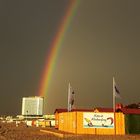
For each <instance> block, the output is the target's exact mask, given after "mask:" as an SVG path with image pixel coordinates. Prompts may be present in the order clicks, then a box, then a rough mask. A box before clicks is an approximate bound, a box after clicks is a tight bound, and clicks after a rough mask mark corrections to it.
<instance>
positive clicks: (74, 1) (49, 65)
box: [38, 0, 80, 97]
mask: <svg viewBox="0 0 140 140" xmlns="http://www.w3.org/2000/svg"><path fill="white" fill-rule="evenodd" d="M79 3H80V0H70V4H69V6H68V8H67V11H66V13H65V15H64V17H63V19H62V20H61V22H60V25H59V28H58V31H57V33H56V35H55V37H54V39H53V40H52V42H51V45H50V52H49V54H48V55H47V57H46V61H45V67H44V70H43V74H42V77H41V82H40V86H39V92H38V95H39V96H43V97H44V96H46V95H47V94H48V90H49V85H50V82H51V77H52V74H53V70H54V68H55V65H56V59H57V57H58V52H59V50H60V48H61V46H62V43H63V40H64V37H65V35H66V32H67V30H68V27H69V26H70V24H71V22H72V20H73V18H74V16H75V13H76V11H77V7H78V5H79Z"/></svg>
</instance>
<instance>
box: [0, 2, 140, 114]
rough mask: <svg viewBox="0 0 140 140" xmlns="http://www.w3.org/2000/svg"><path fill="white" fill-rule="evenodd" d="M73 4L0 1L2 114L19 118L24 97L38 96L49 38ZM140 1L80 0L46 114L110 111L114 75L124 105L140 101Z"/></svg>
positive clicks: (52, 84) (58, 60) (46, 107)
mask: <svg viewBox="0 0 140 140" xmlns="http://www.w3.org/2000/svg"><path fill="white" fill-rule="evenodd" d="M69 2H70V0H20V1H19V0H12V1H11V0H1V1H0V114H21V100H22V97H24V96H34V95H37V91H38V87H39V83H40V80H41V75H42V72H43V68H44V64H45V58H46V55H47V53H48V48H49V45H50V42H51V40H53V38H54V36H55V34H56V32H57V29H58V28H59V26H58V25H59V23H60V22H61V19H62V18H63V16H64V15H65V13H66V10H67V7H68V5H69ZM139 6H140V1H139V0H81V3H80V5H79V7H78V10H77V13H76V15H75V17H74V20H73V21H72V23H71V24H70V26H69V30H68V32H67V33H66V35H65V40H64V42H63V45H62V47H61V50H60V52H59V55H58V58H57V63H56V67H55V69H54V71H53V76H52V80H51V85H50V90H49V93H48V95H47V96H46V97H45V112H46V113H53V112H54V110H55V109H56V108H66V107H67V87H68V83H69V82H70V83H71V85H72V87H73V88H74V90H75V94H76V100H75V106H76V107H77V108H93V107H112V77H113V76H115V80H116V82H117V84H118V86H119V89H120V92H121V97H122V99H117V102H122V103H123V104H130V103H134V102H136V103H138V102H140V85H139V84H140V8H139Z"/></svg>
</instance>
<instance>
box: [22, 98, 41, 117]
mask: <svg viewBox="0 0 140 140" xmlns="http://www.w3.org/2000/svg"><path fill="white" fill-rule="evenodd" d="M43 102H44V99H43V97H40V96H35V97H23V98H22V115H24V116H42V115H43V104H44V103H43Z"/></svg>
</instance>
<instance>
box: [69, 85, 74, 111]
mask: <svg viewBox="0 0 140 140" xmlns="http://www.w3.org/2000/svg"><path fill="white" fill-rule="evenodd" d="M73 106H74V91H73V89H72V87H71V85H70V83H69V86H68V111H71V110H72V108H73Z"/></svg>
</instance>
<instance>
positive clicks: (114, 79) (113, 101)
mask: <svg viewBox="0 0 140 140" xmlns="http://www.w3.org/2000/svg"><path fill="white" fill-rule="evenodd" d="M115 92H116V91H115V79H114V77H113V114H114V134H115V135H116V115H115V104H116V103H115V102H116V100H115Z"/></svg>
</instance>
